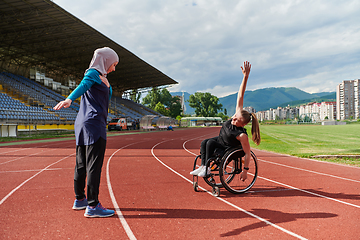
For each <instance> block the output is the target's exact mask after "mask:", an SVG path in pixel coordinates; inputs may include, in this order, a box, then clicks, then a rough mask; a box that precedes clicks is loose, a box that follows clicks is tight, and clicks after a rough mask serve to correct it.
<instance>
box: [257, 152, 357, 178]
mask: <svg viewBox="0 0 360 240" xmlns="http://www.w3.org/2000/svg"><path fill="white" fill-rule="evenodd" d="M258 160H260V161H262V162H266V163H270V164H274V165H278V166H282V167H287V168H292V169H296V170H300V171H304V172H310V173H315V174H319V175H323V176H327V177H333V178H338V179H341V180H346V181H352V182H356V183H360V181H358V180H354V179H350V178H343V177H338V176H335V175H331V174H326V173H321V172H315V171H311V170H307V169H303V168H298V167H292V166H289V165H285V164H281V163H276V162H270V161H267V160H264V159H259V158H258Z"/></svg>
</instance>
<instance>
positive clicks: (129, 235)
mask: <svg viewBox="0 0 360 240" xmlns="http://www.w3.org/2000/svg"><path fill="white" fill-rule="evenodd" d="M136 143H138V142H136ZM136 143H131V144H128V145H126V146H124V147H122V148H119V149H118V150H116V151H115V152H114V153H113V154H111V156H110V157H109V159H108V162H107V164H106V182H107V186H108V189H109V194H110V198H111V201H112V203H113V205H114V208H115V211H116V214H117V215H118V218H119V220H120V223H121V225H122V226H123V228H124V230H125V232H126V234H127V235H128V237H129V239H131V240H136V237H135V235H134V233H133V232H132V231H131V228H130V226H129V224H128V223H127V222H126V220H125V217H124V215H123V214H122V212H121V210H120V208H119V205H118V204H117V201H116V198H115V195H114V192H113V190H112V186H111V181H110V172H109V166H110V160H111V159H112V157H113V156H114V155H115V154H116V153H117V152H119V151H120V150H121V149H124V148H126V147H128V146H131V145H133V144H136Z"/></svg>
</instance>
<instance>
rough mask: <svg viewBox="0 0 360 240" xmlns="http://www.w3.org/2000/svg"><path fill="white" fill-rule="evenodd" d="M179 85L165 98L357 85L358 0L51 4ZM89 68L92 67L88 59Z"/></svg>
mask: <svg viewBox="0 0 360 240" xmlns="http://www.w3.org/2000/svg"><path fill="white" fill-rule="evenodd" d="M53 2H55V3H56V4H58V5H59V6H60V7H62V8H64V9H65V10H66V11H68V12H70V13H71V14H73V15H74V16H76V17H77V18H79V19H81V20H82V21H84V22H85V23H87V24H88V25H90V26H92V27H93V28H95V29H97V30H98V31H99V32H101V33H102V34H104V35H106V36H107V37H109V38H110V39H112V40H113V41H115V42H116V43H118V44H119V45H121V46H123V47H124V48H126V49H128V50H129V51H131V52H132V53H134V54H135V55H137V56H138V57H140V58H141V59H143V60H144V61H146V62H147V63H149V64H150V65H152V66H154V67H155V68H157V69H159V70H160V71H161V72H163V73H165V74H166V75H168V76H169V77H171V78H173V79H174V80H175V81H177V82H179V84H178V85H174V86H173V87H171V88H169V91H170V92H175V91H186V92H188V93H190V94H193V93H195V92H196V91H200V92H210V93H212V94H213V95H216V96H218V97H224V96H227V95H229V94H233V93H235V92H237V91H238V89H239V85H240V83H241V80H242V73H241V69H240V65H242V62H243V61H246V60H247V61H250V62H251V64H252V71H251V74H250V78H249V81H248V87H247V89H248V90H256V89H259V88H266V87H297V88H299V89H301V90H304V91H306V92H309V93H316V92H325V91H331V92H332V91H335V90H336V86H337V85H338V84H339V83H341V82H342V81H343V80H353V79H358V78H360V14H359V13H360V1H359V0H354V1H350V0H341V1H339V0H336V1H335V0H306V1H305V0H304V1H301V0H276V1H274V0H240V1H235V0H182V1H181V0H136V1H135V0H121V1H119V0H106V1H100V0H54V1H53ZM89 61H90V59H89Z"/></svg>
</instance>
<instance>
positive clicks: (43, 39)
mask: <svg viewBox="0 0 360 240" xmlns="http://www.w3.org/2000/svg"><path fill="white" fill-rule="evenodd" d="M0 14H1V15H0V68H1V69H2V70H4V69H5V70H8V69H17V70H18V71H20V70H21V71H22V73H21V74H22V75H24V74H25V75H26V74H29V69H30V68H31V67H34V66H37V67H42V68H44V69H45V70H46V76H48V77H52V78H54V79H56V80H59V78H62V79H65V78H66V79H67V76H73V77H74V78H75V79H77V80H79V79H82V76H83V74H84V70H85V69H87V68H88V66H89V63H90V60H91V58H92V55H93V52H94V50H95V49H96V48H99V47H104V46H108V47H110V48H112V49H114V50H115V51H116V52H117V53H118V55H119V57H120V63H119V65H118V66H117V67H116V71H115V72H114V73H111V74H109V77H108V78H109V80H110V82H111V85H112V87H113V90H114V92H123V91H126V90H129V89H137V88H147V87H155V86H162V85H170V84H176V83H177V82H176V81H175V80H173V79H172V78H170V77H168V76H167V75H165V74H164V73H162V72H160V71H159V70H158V69H156V68H154V67H153V66H151V65H149V64H148V63H146V62H145V61H143V60H142V59H140V58H139V57H137V56H135V55H134V54H133V53H131V52H129V51H128V50H126V49H125V48H124V47H122V46H120V45H119V44H117V43H116V42H114V41H112V40H111V39H109V38H108V37H106V36H105V35H103V34H101V33H100V32H99V31H97V30H95V29H94V28H92V27H90V26H89V25H87V24H86V23H84V22H82V21H81V20H79V19H78V18H76V17H75V16H73V15H71V14H70V13H68V12H67V11H65V10H64V9H62V8H61V7H59V6H58V5H56V4H55V3H53V2H51V1H48V0H27V1H24V0H1V1H0ZM10 66H11V67H10ZM13 72H14V71H13ZM14 73H17V74H19V72H14Z"/></svg>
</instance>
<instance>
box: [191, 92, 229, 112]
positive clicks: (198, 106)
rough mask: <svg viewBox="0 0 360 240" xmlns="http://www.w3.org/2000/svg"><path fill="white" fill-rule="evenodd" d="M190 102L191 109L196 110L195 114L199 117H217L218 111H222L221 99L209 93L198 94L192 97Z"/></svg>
mask: <svg viewBox="0 0 360 240" xmlns="http://www.w3.org/2000/svg"><path fill="white" fill-rule="evenodd" d="M188 102H189V105H190V107H192V108H194V109H195V114H196V116H198V117H215V116H216V114H217V113H218V110H220V109H222V104H221V103H219V98H218V97H216V96H213V95H211V94H210V93H208V92H207V93H201V92H196V93H195V94H192V95H190V97H189V100H188Z"/></svg>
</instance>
